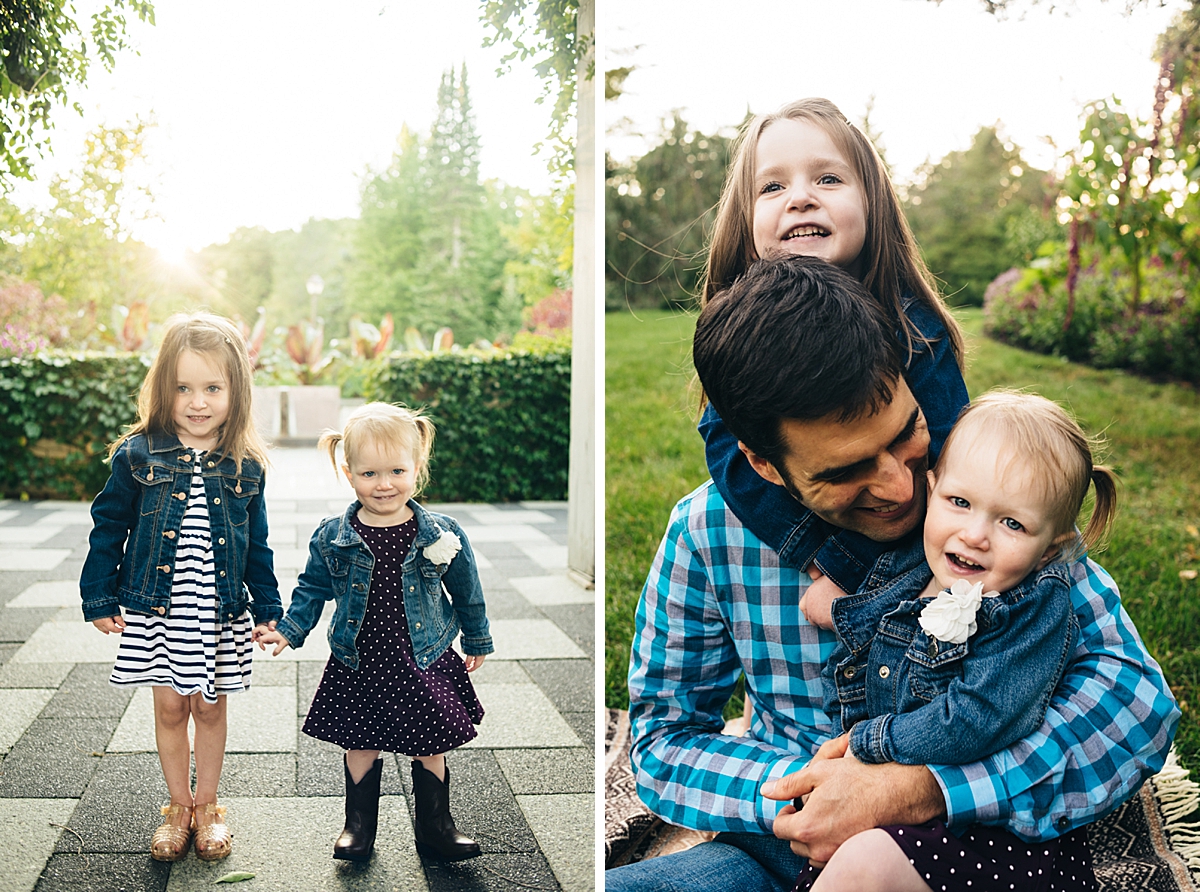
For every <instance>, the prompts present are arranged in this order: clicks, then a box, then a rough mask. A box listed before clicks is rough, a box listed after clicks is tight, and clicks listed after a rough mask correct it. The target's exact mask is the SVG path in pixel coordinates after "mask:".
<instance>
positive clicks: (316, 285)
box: [304, 273, 325, 325]
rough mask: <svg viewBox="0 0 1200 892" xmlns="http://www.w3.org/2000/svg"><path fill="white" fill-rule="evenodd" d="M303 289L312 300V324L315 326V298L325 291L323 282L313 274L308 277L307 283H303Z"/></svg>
mask: <svg viewBox="0 0 1200 892" xmlns="http://www.w3.org/2000/svg"><path fill="white" fill-rule="evenodd" d="M304 287H305V289H307V291H308V296H309V298H311V299H312V313H311V316H312V323H313V325H316V324H317V298H319V297H320V296H321V292H322V291H324V290H325V280H324V279H322V278H321V277H320V276H318V275H317V274H316V273H313V274H312V275H311V276H309V277H308V281H307V282H305V283H304Z"/></svg>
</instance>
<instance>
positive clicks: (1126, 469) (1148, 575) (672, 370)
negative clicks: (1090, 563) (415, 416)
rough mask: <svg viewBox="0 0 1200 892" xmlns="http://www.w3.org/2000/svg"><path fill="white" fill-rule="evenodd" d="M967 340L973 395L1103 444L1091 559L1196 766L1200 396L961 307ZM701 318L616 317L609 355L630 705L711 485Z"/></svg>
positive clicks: (614, 676)
mask: <svg viewBox="0 0 1200 892" xmlns="http://www.w3.org/2000/svg"><path fill="white" fill-rule="evenodd" d="M959 318H960V319H961V320H962V322H963V324H964V326H965V328H966V330H967V333H968V336H969V337H968V341H969V347H968V350H969V352H968V361H967V376H966V378H967V389H968V391H969V393H970V394H971V395H972V396H976V395H978V394H981V393H983V392H984V391H986V390H988V389H990V388H992V387H997V386H1007V387H1025V388H1028V389H1030V390H1034V391H1036V392H1038V393H1041V394H1043V395H1044V396H1047V397H1049V398H1051V399H1054V400H1057V401H1059V402H1061V403H1062V404H1063V405H1065V406H1067V407H1068V408H1069V409H1070V410H1071V411H1072V412H1073V413H1074V414H1075V415H1076V417H1077V418H1078V419H1079V421H1080V423H1081V424H1082V425H1083V427H1084V429H1085V430H1087V431H1088V432H1089V433H1097V432H1101V433H1103V434H1104V435H1105V436H1106V437H1107V440H1108V455H1107V461H1108V463H1109V464H1110V465H1111V466H1113V467H1114V468H1115V469H1116V471H1117V473H1118V475H1119V477H1120V480H1121V484H1122V485H1121V487H1120V491H1119V495H1118V498H1119V514H1118V518H1117V523H1116V526H1115V528H1114V530H1113V534H1112V537H1111V539H1110V542H1109V545H1108V548H1107V549H1106V550H1105V551H1103V552H1101V553H1099V554H1097V555H1095V556H1096V557H1097V559H1098V560H1099V561H1100V563H1101V564H1103V565H1104V567H1105V568H1106V569H1107V570H1108V571H1109V572H1110V573H1111V574H1112V576H1113V578H1114V579H1115V580H1116V581H1117V583H1118V584H1119V585H1120V587H1121V593H1122V598H1123V600H1124V603H1125V607H1126V609H1127V610H1128V611H1129V613H1130V615H1131V616H1132V617H1133V619H1134V622H1136V623H1137V627H1138V630H1139V631H1140V632H1141V634H1142V637H1143V639H1144V640H1145V642H1146V644H1147V647H1148V648H1149V650H1150V653H1151V654H1153V655H1154V657H1155V659H1157V660H1158V661H1159V662H1160V663H1161V664H1162V666H1163V669H1164V671H1165V672H1166V676H1167V679H1168V681H1169V682H1170V684H1171V687H1172V689H1173V690H1174V692H1175V696H1176V698H1177V699H1178V700H1179V702H1180V706H1181V709H1182V711H1183V719H1182V721H1181V722H1180V726H1179V734H1178V736H1177V738H1176V742H1177V745H1178V747H1179V751H1180V756H1181V758H1182V760H1183V762H1184V764H1185V765H1186V766H1188V767H1193V766H1200V723H1198V722H1197V719H1196V709H1197V708H1198V707H1200V579H1186V578H1184V577H1181V576H1180V572H1181V571H1188V570H1200V529H1198V527H1200V395H1198V394H1197V393H1196V391H1195V390H1194V389H1192V388H1188V387H1184V386H1180V385H1175V384H1160V383H1155V382H1151V381H1146V380H1144V379H1141V378H1136V377H1133V376H1130V375H1127V374H1124V373H1122V372H1116V371H1097V370H1095V369H1090V368H1087V367H1086V366H1081V365H1075V364H1073V363H1069V362H1065V361H1063V360H1060V359H1056V358H1054V357H1049V356H1041V355H1039V354H1035V353H1027V352H1025V351H1023V350H1016V349H1014V348H1012V347H1007V346H1005V345H1003V344H998V343H996V342H994V341H991V340H988V339H986V338H984V337H983V336H982V335H981V334H980V331H981V327H982V315H981V313H980V311H979V310H964V311H960V316H959ZM693 326H694V321H693V317H692V316H690V315H687V314H683V313H670V312H666V311H647V312H639V313H637V314H636V315H634V314H631V313H613V314H610V315H609V316H608V317H607V319H606V326H605V328H606V338H607V341H606V343H607V348H606V350H607V352H606V357H605V387H606V391H605V405H606V409H605V411H606V433H605V437H606V441H607V442H606V446H605V460H606V478H607V479H606V481H605V516H606V530H605V542H606V551H605V587H606V590H607V603H606V605H605V702H606V704H607V705H608V706H613V707H624V706H627V705H628V696H627V693H626V691H625V672H626V669H627V668H628V664H629V647H630V642H631V638H632V634H633V616H634V610H635V609H636V607H637V601H638V596H639V594H640V592H641V587H642V583H643V581H644V580H645V577H646V571H647V570H648V569H649V567H650V562H651V561H652V560H653V558H654V552H655V550H656V549H657V547H658V542H659V539H660V538H661V537H662V533H663V530H664V529H665V528H666V523H667V517H668V515H669V513H670V510H671V507H672V506H673V505H674V504H675V502H676V501H677V500H678V499H679V498H680V497H681V496H683V495H685V494H686V493H688V492H689V491H691V490H692V489H693V488H695V487H696V486H698V485H699V484H700V483H702V482H703V481H704V480H705V479H707V477H708V472H707V471H706V470H705V466H704V451H703V444H702V442H701V440H700V436H699V435H698V434H697V433H696V430H695V418H696V404H697V392H696V390H695V388H694V385H693V384H692V382H693V374H692V369H691V362H690V355H691V334H692V329H693Z"/></svg>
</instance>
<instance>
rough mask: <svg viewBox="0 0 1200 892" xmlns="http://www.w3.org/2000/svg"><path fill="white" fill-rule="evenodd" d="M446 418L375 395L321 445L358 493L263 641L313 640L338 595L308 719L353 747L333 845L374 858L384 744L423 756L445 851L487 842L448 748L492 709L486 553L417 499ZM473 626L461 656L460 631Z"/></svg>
mask: <svg viewBox="0 0 1200 892" xmlns="http://www.w3.org/2000/svg"><path fill="white" fill-rule="evenodd" d="M433 435H434V428H433V423H432V422H431V421H430V420H429V419H428V418H426V417H424V416H423V415H421V414H420V413H418V412H412V411H410V410H408V409H405V408H403V407H400V406H393V405H390V404H388V403H368V404H367V405H365V406H363V407H362V408H360V409H358V410H356V411H355V412H354V413H353V414H352V415H351V416H350V417H349V418H348V419H347V421H346V425H345V429H344V431H343V432H340V433H339V432H337V431H326V432H325V434H324V435H323V436H322V437H321V439H320V441H319V443H318V448H321V449H324V450H327V451H328V453H329V460H330V461H331V462H333V463H334V466H335V467H337V447H338V444H341V446H342V451H343V456H344V461H343V462H342V464H341V470H342V473H344V474H345V475H346V479H348V480H349V481H350V485H351V486H353V487H354V494H355V495H356V496H357V498H356V500H355V501H354V502H352V503H351V504H350V506H349V507H348V508H347V509H346V511H345V513H343V514H342V515H339V516H337V517H330V518H327V519H325V520H324V521H322V522H321V524H320V526H319V527H317V531H316V532H315V533H313V536H312V541H311V543H310V545H309V556H308V564H307V566H306V567H305V569H304V572H303V573H302V574H301V576H300V579H299V580H298V582H297V585H296V590H295V591H294V592H293V593H292V602H291V604H290V605H289V607H288V611H287V615H286V616H285V617H284V618H283V619H282V620H281V621H280V623H279V626H278V629H277V630H275V631H272V632H268V633H266V634H264V635H262V636H260V638H259V642H260V646H262V645H265V644H275V648H274V650H273V654H274V655H278V654H280V653H282V652H283V649H284V648H285V647H288V646H289V645H290V646H292V647H300V646H302V645H303V644H304V641H305V639H306V638H307V636H308V633H309V632H310V631H311V630H312V628H313V626H315V625H316V624H317V621H318V620H319V619H320V618H321V612H322V610H323V609H324V606H325V602H326V601H329V600H335V601H336V602H337V609H336V610H335V611H334V614H333V620H332V622H331V624H330V627H329V647H330V650H331V651H332V655H331V656H330V658H329V662H328V663H327V664H326V666H325V674H324V675H323V676H322V678H321V683H320V685H319V686H318V687H317V693H316V695H315V696H314V697H313V701H312V705H311V706H310V707H309V710H308V716H307V717H306V718H305V720H304V728H303V730H304V733H305V734H308V735H310V736H312V737H316V738H317V739H319V740H326V741H329V742H330V743H335V744H337V745H338V746H340V747H342V748H343V749H344V750H345V751H346V755H345V764H344V766H343V767H344V773H345V780H346V825H345V828H344V829H343V830H342V833H341V835H340V836H339V837H338V838H337V841H336V842H335V843H334V846H333V857H334V858H338V859H343V860H349V861H366V860H368V859H369V858H370V857H371V852H372V850H373V848H374V845H375V833H376V829H377V825H378V818H379V782H380V779H381V777H382V772H383V762H382V760H381V759H380V756H381V752H382V751H385V750H386V751H387V752H393V753H403V754H405V755H407V756H410V757H411V758H412V766H411V770H412V782H413V797H414V799H415V804H416V843H417V848H418V850H420V851H421V852H423V853H425V854H427V855H431V856H433V857H435V858H439V859H443V860H460V859H463V858H473V857H475V856H476V855H478V854H480V849H479V844H478V843H476V842H475V841H474V840H473V839H470V838H468V837H466V836H464V835H463V834H462V833H459V832H458V829H457V828H456V827H455V825H454V819H453V818H452V817H451V815H450V768H449V766H448V765H447V764H446V756H445V754H446V752H447V751H448V750H451V749H454V748H455V747H459V746H462V745H463V744H464V743H467V742H468V741H470V740H472V739H473V738H474V737H475V735H476V733H477V732H476V731H475V727H474V726H475V725H478V724H479V723H480V721H481V720H482V719H483V706H482V705H481V704H480V703H479V699H478V698H477V697H476V696H475V689H474V688H473V687H472V685H471V681H470V679H469V678H468V673H470V672H474V671H475V670H476V669H478V668H479V667H480V666H481V665H482V664H483V660H484V657H485V655H487V654H489V653H491V652H492V650H493V647H492V639H491V636H490V634H489V633H488V621H487V615H486V613H485V610H484V601H483V590H482V588H481V587H480V585H479V574H478V572H477V571H476V568H475V556H474V554H473V552H472V551H471V544H470V543H469V542H468V541H467V537H466V535H465V534H464V533H463V531H462V528H461V527H460V526H459V525H458V523H457V522H456V521H455V520H454V519H453V518H451V517H448V516H446V515H445V514H435V513H433V512H432V511H427V510H426V509H425V508H423V507H422V506H421V505H420V504H418V503H417V502H416V501H415V496H416V495H417V494H418V493H419V492H420V491H421V487H422V486H423V485H424V483H425V480H426V479H427V477H428V473H429V453H430V450H431V449H432V448H433ZM459 632H461V633H462V648H463V652H464V654H465V655H466V657H465V659H464V658H463V657H460V656H459V655H458V654H457V653H455V651H454V650H453V648H452V647H451V645H452V644H453V642H454V639H455V638H456V637H457V636H458V635H459Z"/></svg>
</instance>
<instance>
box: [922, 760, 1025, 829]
mask: <svg viewBox="0 0 1200 892" xmlns="http://www.w3.org/2000/svg"><path fill="white" fill-rule="evenodd" d="M928 768H929V770H930V772H931V773H932V774H933V776H934V779H935V780H936V781H937V783H938V786H939V787H941V788H942V798H943V799H944V800H945V802H946V825H947V826H949V827H965V826H966V825H968V824H1003V823H1005V822H1006V821H1007V820H1008V818H1009V813H1010V811H1011V807H1010V805H1009V801H1008V791H1007V790H1006V789H1005V787H1004V783H1003V782H1002V780H1001V778H1002V777H1003V775H1002V774H1001V773H1000V772H999V771H998V770H996V767H995V765H994V764H993V763H992V761H991V760H990V759H987V760H985V761H983V762H971V763H968V764H966V765H930V766H928Z"/></svg>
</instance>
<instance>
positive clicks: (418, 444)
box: [317, 403, 435, 496]
mask: <svg viewBox="0 0 1200 892" xmlns="http://www.w3.org/2000/svg"><path fill="white" fill-rule="evenodd" d="M434 432H435V431H434V427H433V422H432V421H430V420H429V419H428V418H427V417H426V416H425V415H423V414H422V413H421V410H420V409H408V408H405V407H404V406H397V405H392V404H391V403H367V404H366V405H365V406H360V407H359V408H357V409H355V410H354V412H352V413H351V415H350V417H349V418H347V419H346V424H345V425H344V427H343V429H342V430H340V431H334V430H327V431H325V432H324V433H323V434H321V439H320V440H318V441H317V448H318V449H323V450H324V451H326V452H328V453H329V460H330V461H331V462H332V463H333V466H334V467H335V468H336V467H337V447H338V444H339V443H340V444H341V445H342V455H343V457H344V459H345V462H346V465H347V467H349V466H350V465H351V464H352V463H353V462H354V457H355V455H357V454H358V450H359V449H360V448H362V446H363V445H365V444H366V443H373V444H375V445H376V446H381V447H398V448H401V449H407V450H408V451H409V452H411V453H412V456H413V458H414V459H415V460H416V462H417V471H416V486H415V488H414V490H413V495H414V496H415V495H418V494H419V493H420V492H421V490H422V489H423V488H424V487H425V484H426V483H427V482H429V454H430V453H431V452H432V451H433V435H434Z"/></svg>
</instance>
